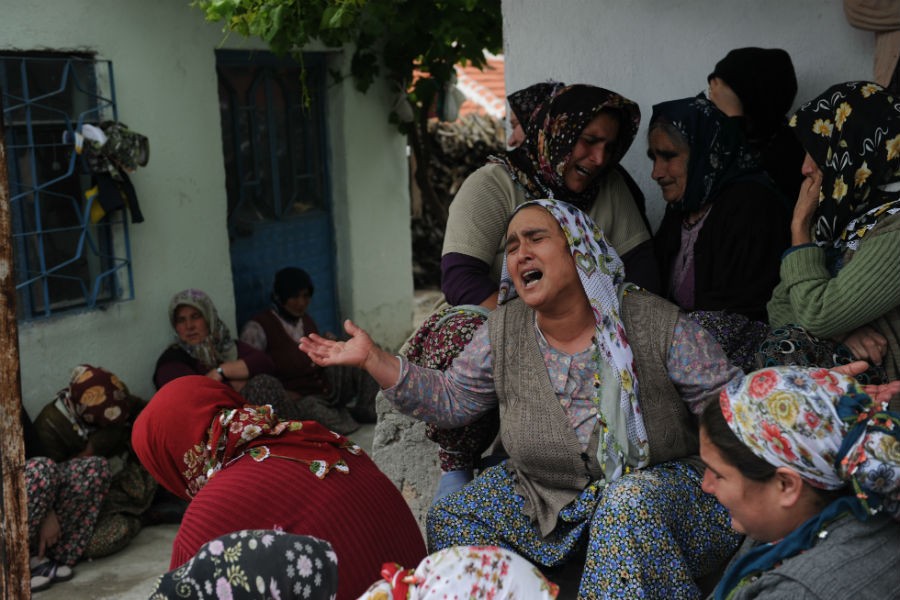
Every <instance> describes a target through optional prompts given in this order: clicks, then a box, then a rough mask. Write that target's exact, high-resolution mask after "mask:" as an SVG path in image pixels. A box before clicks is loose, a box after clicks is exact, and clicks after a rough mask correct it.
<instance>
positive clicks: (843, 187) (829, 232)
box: [760, 82, 900, 407]
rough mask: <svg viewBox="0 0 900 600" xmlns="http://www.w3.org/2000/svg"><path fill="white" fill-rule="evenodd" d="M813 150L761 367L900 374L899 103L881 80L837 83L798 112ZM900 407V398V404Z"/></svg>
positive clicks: (801, 134) (879, 376)
mask: <svg viewBox="0 0 900 600" xmlns="http://www.w3.org/2000/svg"><path fill="white" fill-rule="evenodd" d="M791 125H792V126H793V127H795V131H796V133H797V137H798V138H799V139H800V142H801V143H802V144H803V147H804V148H805V149H806V152H807V155H806V160H805V161H804V163H803V174H804V176H805V177H806V180H805V181H804V184H803V188H802V191H801V193H800V197H799V199H798V200H797V205H796V207H795V209H794V215H793V219H792V221H791V243H792V246H791V248H789V249H788V250H787V251H786V252H785V253H784V256H783V258H782V261H781V282H780V283H779V284H778V286H777V287H776V288H775V291H774V293H773V294H772V300H771V301H770V302H769V305H768V309H769V322H770V324H771V326H772V327H773V328H774V329H775V330H774V331H773V333H772V335H771V336H770V337H769V339H768V340H767V341H766V344H765V345H764V347H763V349H762V354H763V355H764V356H763V357H762V358H761V360H760V363H761V364H760V366H770V365H778V364H799V365H814V366H821V367H832V366H834V365H835V364H840V363H844V362H847V361H849V360H852V359H853V358H856V359H863V360H867V361H868V362H869V363H870V365H872V367H873V368H871V369H870V370H869V371H868V372H867V373H866V374H865V375H864V376H863V377H862V379H861V381H863V382H877V381H879V380H884V378H885V375H886V376H887V378H888V379H891V380H894V379H900V270H898V269H897V268H896V267H897V264H898V263H900V214H898V213H900V109H898V106H897V103H896V98H895V97H894V96H891V95H889V94H887V93H885V92H884V91H883V90H882V88H881V87H880V86H878V85H876V84H874V83H866V82H850V83H842V84H838V85H834V86H832V87H831V88H829V89H828V90H826V91H825V92H824V93H823V94H822V95H820V96H818V97H817V98H814V99H813V100H811V101H809V102H807V103H806V104H804V105H803V106H802V107H800V109H799V110H798V111H797V114H796V115H794V118H792V119H791ZM895 406H897V407H900V405H895Z"/></svg>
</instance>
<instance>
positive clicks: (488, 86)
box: [456, 56, 506, 119]
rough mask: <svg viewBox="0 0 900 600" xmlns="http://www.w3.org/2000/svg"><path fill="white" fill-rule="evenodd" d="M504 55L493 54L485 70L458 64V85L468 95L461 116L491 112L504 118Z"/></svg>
mask: <svg viewBox="0 0 900 600" xmlns="http://www.w3.org/2000/svg"><path fill="white" fill-rule="evenodd" d="M503 67H504V62H503V57H502V56H491V57H489V58H488V59H487V64H486V65H485V66H484V70H483V71H482V70H481V69H478V68H477V67H473V66H472V65H467V66H465V67H462V66H460V65H456V79H457V82H456V87H457V88H458V89H459V90H460V91H461V92H462V93H463V94H465V96H466V101H465V102H463V104H462V106H461V107H460V109H459V116H460V117H462V116H465V115H467V114H470V113H478V114H482V115H484V114H489V115H491V116H494V117H497V118H498V119H500V118H503V117H504V115H505V114H506V81H505V79H504V76H503Z"/></svg>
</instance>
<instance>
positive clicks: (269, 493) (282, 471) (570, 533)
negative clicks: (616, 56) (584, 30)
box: [32, 48, 900, 600]
mask: <svg viewBox="0 0 900 600" xmlns="http://www.w3.org/2000/svg"><path fill="white" fill-rule="evenodd" d="M748 72H751V73H755V74H757V75H758V76H753V77H748V76H747V73H748ZM766 78H768V79H766ZM708 83H709V92H708V94H707V95H700V96H698V97H689V98H684V99H678V100H673V101H667V102H661V103H659V104H657V105H655V106H654V107H653V110H652V116H651V118H650V126H649V131H648V139H647V154H648V156H649V158H650V160H651V162H652V167H651V176H652V179H653V180H654V181H655V182H656V183H657V184H658V185H659V187H660V192H661V196H662V199H663V200H664V201H665V203H666V211H665V215H664V217H663V219H662V222H661V224H660V226H659V228H658V229H657V231H656V232H655V235H651V232H650V227H649V224H648V221H647V218H646V215H645V212H644V199H643V197H642V195H641V194H640V191H639V190H638V188H637V186H636V185H634V181H633V180H632V178H631V176H630V175H629V174H628V173H627V172H625V170H624V169H623V168H622V167H621V165H620V164H619V163H620V161H621V159H622V157H623V156H624V155H625V153H626V152H627V151H628V148H629V147H630V146H631V145H632V143H633V141H634V138H635V136H636V134H637V130H638V125H639V122H640V110H639V108H638V106H637V104H635V103H634V102H632V101H630V100H628V99H627V98H625V97H624V96H622V95H620V94H618V93H616V92H612V91H610V90H606V89H603V88H599V87H595V86H591V85H585V84H576V85H564V84H562V83H560V82H555V81H549V82H545V83H541V84H537V85H535V86H532V87H530V88H527V89H526V90H522V91H521V92H517V93H515V94H511V95H510V107H511V115H512V116H514V117H515V124H516V125H518V127H517V128H515V129H514V131H513V135H512V136H511V138H510V145H511V146H514V148H513V149H512V150H510V151H509V152H507V153H505V154H503V155H502V156H497V157H492V158H491V159H490V160H489V163H488V164H487V165H485V166H484V167H482V168H481V169H479V170H478V171H476V172H475V173H473V174H472V175H471V176H470V177H469V178H468V179H467V180H466V182H465V183H464V184H463V186H462V187H461V188H460V190H459V192H458V195H457V197H456V199H455V200H454V202H453V204H452V205H451V209H450V218H449V221H448V225H447V232H446V236H445V245H444V250H443V258H442V262H441V270H442V291H443V293H444V299H445V301H446V302H445V303H444V305H443V306H441V307H440V308H439V309H438V310H437V311H436V312H435V313H434V314H433V315H432V316H431V317H429V318H428V319H427V320H426V322H425V323H424V325H423V326H422V328H421V329H420V330H419V331H418V332H416V334H415V335H414V336H413V337H412V338H411V339H410V341H409V342H408V343H407V345H406V347H405V348H404V349H403V350H402V351H401V353H400V355H397V356H395V355H392V354H390V353H389V352H386V351H385V350H383V349H381V348H380V347H379V346H378V345H376V344H375V342H374V341H373V340H372V339H371V338H370V337H369V335H368V334H367V333H366V332H365V331H364V330H362V329H361V328H359V327H357V326H356V325H355V324H353V323H352V322H351V321H347V322H346V323H345V330H346V333H347V335H348V337H347V338H345V339H343V340H339V339H336V338H335V337H334V336H331V335H324V336H323V335H320V333H319V330H318V328H317V327H316V325H315V322H314V321H313V320H312V319H311V317H310V316H309V315H308V314H307V312H306V311H307V308H308V304H309V298H310V296H311V295H312V292H313V285H312V281H311V280H310V279H309V276H308V275H307V274H306V273H305V272H303V271H302V270H300V269H295V268H288V269H284V270H282V271H281V272H279V273H278V274H277V276H276V278H275V284H274V286H273V293H272V300H273V306H272V308H271V309H270V310H267V311H263V312H262V313H260V314H258V315H256V316H255V317H254V318H253V319H252V320H251V321H250V322H249V323H248V324H247V325H245V327H244V329H243V330H242V333H241V339H240V340H237V341H235V340H233V339H232V337H231V335H230V332H229V331H228V328H227V327H226V326H225V325H224V323H223V322H222V321H221V319H219V317H218V315H217V312H216V309H215V307H214V306H213V303H212V301H211V300H210V299H209V297H208V296H207V295H206V294H204V293H203V292H200V291H198V290H185V291H183V292H180V293H179V294H176V295H175V297H173V299H172V302H171V304H170V307H169V320H170V323H171V325H172V327H173V329H174V331H175V334H176V338H177V339H176V341H175V343H174V344H173V345H172V346H171V347H170V348H168V349H167V350H166V351H165V352H164V353H163V355H162V356H161V357H160V359H159V361H158V363H157V366H156V372H155V375H154V382H155V383H156V385H157V387H158V392H157V393H156V395H155V396H154V397H153V399H152V400H151V402H150V403H149V404H148V405H147V406H145V407H141V408H142V410H141V409H140V408H132V407H127V408H126V407H125V406H121V407H120V412H121V414H120V413H116V414H115V415H113V413H115V410H112V409H110V411H109V412H107V413H104V414H105V415H106V418H107V420H109V421H110V422H111V423H113V424H119V423H126V422H127V423H132V422H133V423H134V424H133V430H134V431H133V434H132V436H131V444H132V446H133V452H134V453H135V454H136V455H137V457H139V459H140V462H141V463H142V465H143V467H144V468H145V469H146V471H148V472H149V474H150V475H152V477H153V479H154V480H155V481H156V482H159V484H161V485H162V486H163V487H164V488H165V489H166V490H168V492H169V493H171V494H173V495H174V496H176V497H178V498H180V499H183V500H189V501H190V504H189V505H188V507H187V509H186V511H185V513H184V516H183V519H182V521H181V526H180V528H179V531H178V534H177V537H176V540H175V544H174V548H173V552H172V557H171V567H172V571H170V572H169V573H167V574H166V575H164V576H163V577H162V578H161V579H160V581H159V583H158V587H157V590H156V592H155V595H154V597H155V598H156V597H158V598H164V597H171V595H177V596H178V597H202V596H203V594H204V593H206V594H209V593H210V590H212V589H216V590H217V591H218V592H219V595H220V596H221V597H242V596H241V594H242V593H247V594H250V595H252V592H253V591H254V590H255V591H257V592H258V593H260V594H264V595H268V596H272V597H282V598H286V597H293V596H296V597H306V598H314V597H325V598H327V597H333V595H335V594H336V597H337V598H338V599H339V600H343V599H353V598H357V597H359V598H388V597H395V598H396V597H420V596H419V595H417V594H421V595H424V594H426V593H431V594H453V593H455V591H456V590H463V589H465V590H467V593H468V591H469V590H473V589H479V590H481V593H482V594H483V595H484V596H485V597H491V596H493V597H504V596H501V595H500V594H501V593H506V594H507V596H505V597H519V598H526V597H527V598H531V597H534V598H543V597H546V598H553V597H556V596H557V594H558V593H559V590H558V588H557V586H556V585H555V584H554V583H551V581H550V579H553V575H554V574H556V573H561V572H563V571H564V570H566V569H567V568H570V567H575V568H576V569H577V572H578V573H579V583H578V586H577V597H578V598H580V599H590V598H605V597H623V598H660V599H662V598H692V599H693V598H701V597H703V595H704V594H706V593H712V594H713V596H714V597H715V598H717V599H718V598H756V597H773V598H774V597H788V595H790V596H791V597H796V598H829V597H851V596H858V597H860V598H865V597H871V598H883V597H890V596H891V594H896V591H897V589H900V536H898V534H900V520H898V518H900V412H891V410H889V409H893V410H894V411H897V410H898V409H900V382H894V383H892V384H887V383H886V382H887V381H890V380H898V379H900V275H898V271H897V268H896V265H897V264H898V258H900V256H898V254H900V216H898V213H900V102H898V101H896V100H895V99H894V98H893V96H891V95H890V94H889V93H887V92H885V91H884V90H883V89H882V88H880V87H879V86H878V85H876V84H872V83H867V82H849V83H844V84H839V85H835V86H833V87H831V88H829V89H828V90H826V91H825V92H824V93H823V94H821V95H820V96H818V97H816V98H814V99H813V100H810V101H809V102H807V103H805V104H803V105H802V106H801V107H800V109H799V110H798V111H797V112H796V114H795V115H794V116H793V117H792V118H791V119H790V121H788V119H787V117H786V113H787V111H788V109H789V108H790V106H791V105H792V103H793V100H794V95H795V94H796V89H797V83H796V77H795V75H794V72H793V67H792V65H791V63H790V57H789V56H787V54H786V53H785V52H784V51H782V50H767V49H760V48H742V49H738V50H734V51H732V52H730V53H729V54H728V55H727V56H726V57H725V58H724V59H723V60H722V61H720V62H719V63H717V64H716V66H715V70H714V71H713V72H712V73H711V74H710V76H709V79H708ZM804 152H805V156H804ZM798 173H799V175H798ZM298 344H299V348H298ZM860 361H864V362H860ZM73 385H74V382H73ZM74 389H75V388H73V390H74ZM378 389H380V390H381V391H382V393H383V395H384V397H385V398H386V399H387V400H388V401H389V402H390V403H391V404H392V405H393V406H394V407H395V408H396V409H397V410H398V411H400V412H402V413H405V414H407V415H410V416H412V417H414V418H416V419H420V420H422V421H425V422H426V423H428V426H429V429H428V435H429V436H430V437H431V438H432V439H434V440H435V441H437V442H438V443H439V445H440V447H441V466H442V470H443V471H444V472H445V474H444V476H443V477H442V479H441V485H440V487H439V493H438V497H437V498H436V500H435V503H434V505H433V506H432V507H431V509H430V511H429V512H428V515H427V519H426V524H425V529H426V534H427V536H426V539H425V540H423V538H422V535H421V533H420V530H419V526H418V524H417V523H416V521H415V518H414V517H413V515H412V514H411V512H410V510H409V508H408V506H407V504H406V502H405V500H404V498H403V495H402V494H401V493H400V491H399V490H398V489H397V488H396V487H395V486H394V484H393V483H391V481H390V480H388V479H387V477H386V476H385V475H384V474H383V473H382V472H381V471H380V470H379V469H378V467H377V466H376V465H375V463H374V462H372V461H371V460H370V459H369V458H368V457H367V456H366V455H365V454H364V453H363V452H362V451H361V450H360V449H359V448H358V447H357V446H356V445H355V444H354V443H353V442H352V441H351V440H349V439H347V438H346V437H344V435H342V434H346V433H350V432H352V431H353V430H354V429H355V428H356V427H358V423H357V422H356V420H355V419H354V418H353V416H351V415H350V413H349V410H348V407H353V408H354V411H355V412H354V416H356V415H367V416H361V417H358V418H359V419H360V420H363V419H371V418H373V416H374V415H372V410H371V407H372V404H371V402H372V401H373V396H374V393H375V391H377V390H378ZM70 396H71V397H74V396H73V395H71V394H70ZM56 404H58V405H59V406H58V409H59V410H60V411H67V412H65V413H64V414H69V413H72V414H75V415H78V414H81V413H78V401H77V400H72V399H71V398H70V399H69V400H65V399H63V400H58V401H57V403H56ZM69 405H71V406H72V407H74V408H71V407H69ZM85 405H86V406H94V405H93V404H92V403H90V402H87V403H85ZM138 410H140V414H139V415H138ZM85 412H86V413H88V414H90V415H94V414H95V412H96V411H95V410H93V409H91V410H89V411H85V410H84V409H83V410H82V413H85ZM123 414H124V415H125V416H124V417H123V416H122V415H123ZM42 417H43V413H42ZM54 418H55V419H56V420H59V417H54ZM67 418H68V419H69V420H70V421H72V422H73V423H74V422H75V421H73V420H72V419H75V418H76V417H72V416H70V417H67ZM93 418H96V417H93ZM40 420H41V419H39V421H40ZM83 420H84V419H82V421H83ZM60 422H62V421H60ZM79 422H80V421H79ZM87 422H88V423H90V427H89V428H88V429H87V433H81V434H79V435H81V438H82V439H83V441H84V443H83V444H80V445H79V444H74V445H73V447H72V448H70V449H69V450H67V452H68V454H66V455H65V456H62V457H61V458H60V459H59V460H63V461H65V462H64V463H62V464H67V463H70V464H72V465H73V466H74V465H76V464H77V463H76V462H75V461H77V460H83V459H82V457H83V456H89V455H90V454H93V453H95V452H99V450H98V445H99V444H100V440H99V438H98V439H96V440H95V439H94V438H90V439H89V434H91V431H92V430H91V428H95V427H98V426H99V424H100V421H92V420H90V419H88V420H87ZM698 422H699V428H698V425H697V423H698ZM76 432H77V427H76ZM69 434H70V432H69ZM86 436H88V437H86ZM110 437H111V436H110ZM492 442H494V444H493V446H494V448H495V450H497V452H498V454H497V455H496V456H494V457H493V460H492V461H490V462H482V460H481V459H482V454H483V453H484V452H485V450H486V449H487V448H488V447H489V446H491V445H492ZM129 451H131V448H129ZM73 457H74V458H73ZM66 458H69V459H70V460H68V461H66ZM84 468H87V469H93V470H94V471H95V472H96V475H95V477H94V479H96V480H97V486H96V488H97V489H96V490H94V491H92V492H90V493H91V494H92V495H93V497H94V499H95V506H94V507H93V509H91V510H93V512H92V513H91V518H90V519H81V521H82V522H84V523H86V522H88V521H90V523H91V527H90V531H82V532H80V533H71V534H70V533H66V535H69V536H71V539H73V540H75V542H73V544H75V545H77V546H78V547H79V548H78V552H77V553H76V554H77V555H81V554H83V553H84V548H86V547H87V545H88V542H89V541H90V542H91V543H93V542H92V541H91V533H92V532H93V531H94V530H95V527H96V526H95V525H94V524H95V523H97V522H98V515H102V514H103V509H102V507H101V506H100V501H99V500H97V498H100V499H101V500H102V499H103V498H104V495H106V494H109V496H111V495H112V492H107V489H111V488H110V479H111V477H112V476H111V475H110V474H109V473H108V472H106V470H105V468H104V467H103V465H88V464H85V465H84ZM476 472H477V473H478V476H477V477H475V474H476ZM63 487H64V486H63ZM149 493H150V494H151V496H152V490H150V492H149ZM102 502H103V503H104V505H105V503H106V501H105V500H102ZM46 506H48V507H50V508H49V510H48V509H47V508H44V509H43V512H40V513H38V512H36V513H35V518H34V519H33V529H32V536H33V546H34V547H35V548H36V550H37V552H36V554H37V555H38V556H41V557H43V556H44V555H45V554H49V556H50V558H51V560H52V561H55V562H54V563H52V564H60V565H63V564H72V563H73V562H74V560H77V558H78V556H74V555H64V554H61V550H53V551H51V547H56V546H59V542H56V539H57V537H58V538H59V539H62V538H63V537H64V536H62V535H58V534H53V535H50V534H46V533H45V532H44V530H45V529H50V530H51V531H52V530H53V529H54V527H52V519H51V518H50V517H48V516H47V515H48V514H50V512H52V511H53V510H54V508H53V506H54V505H53V501H49V500H48V502H47V503H46ZM55 510H56V511H57V513H59V511H60V510H62V509H55ZM114 514H120V515H126V517H125V522H126V523H127V521H128V517H127V515H129V514H132V513H129V512H128V511H127V510H122V509H121V508H120V509H118V511H117V512H116V513H114ZM48 520H49V521H51V522H50V525H48V524H47V522H48ZM60 525H62V519H61V520H60ZM55 529H62V531H63V532H64V533H65V532H66V527H65V526H57V527H55ZM127 531H128V534H127V535H133V533H131V530H130V529H128V530H127ZM745 536H746V539H745ZM50 542H55V546H54V544H51V543H50ZM426 542H427V550H428V551H430V552H431V553H432V554H431V555H429V556H426ZM61 548H62V547H61ZM234 548H237V550H235V549H234ZM229 549H231V550H229ZM273 564H275V565H278V566H281V567H284V568H281V569H278V568H275V569H273V568H272V566H273ZM400 565H406V566H408V567H410V568H408V569H406V568H404V567H402V566H400ZM415 565H418V566H415ZM848 567H849V568H848ZM226 572H229V573H238V572H240V573H241V575H240V576H238V575H235V576H234V577H231V576H225V575H224V573H226ZM850 572H855V573H858V574H859V575H851V574H848V573H850ZM379 573H380V574H381V576H382V579H380V580H378V581H376V582H375V583H374V584H372V582H373V581H374V580H376V579H378V575H379ZM67 575H69V574H68V573H66V572H65V571H63V572H62V574H61V575H57V576H58V577H65V576H67ZM548 576H549V579H548ZM498 582H500V583H499V584H498ZM504 582H508V583H504ZM38 583H41V582H38ZM370 584H372V585H371V586H370ZM479 585H481V586H483V587H482V588H479V587H478V586H479ZM441 586H444V587H441ZM512 590H521V591H512Z"/></svg>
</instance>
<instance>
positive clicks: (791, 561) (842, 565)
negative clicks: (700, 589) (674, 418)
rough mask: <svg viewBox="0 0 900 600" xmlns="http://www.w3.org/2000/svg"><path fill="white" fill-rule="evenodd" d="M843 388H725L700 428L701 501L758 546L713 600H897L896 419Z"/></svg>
mask: <svg viewBox="0 0 900 600" xmlns="http://www.w3.org/2000/svg"><path fill="white" fill-rule="evenodd" d="M886 406H887V403H886V402H876V401H873V399H872V398H870V397H869V396H868V395H866V393H864V391H863V389H862V388H861V387H860V386H859V385H858V384H857V383H856V381H855V380H853V379H852V378H850V377H847V376H844V375H839V374H837V373H834V372H831V371H827V370H825V369H815V368H809V367H774V368H769V369H764V370H761V371H756V372H753V373H751V374H750V375H747V376H746V377H743V378H740V379H738V380H735V381H734V382H733V383H731V384H730V385H729V386H728V387H727V389H726V390H725V391H724V392H722V396H721V400H720V402H719V403H711V404H710V405H709V406H708V407H707V408H706V410H705V411H704V413H703V416H702V419H701V422H700V453H701V456H702V458H703V461H704V462H705V463H706V475H705V476H704V480H703V489H704V490H706V491H707V492H708V493H710V494H715V496H716V498H718V499H719V501H720V502H721V503H722V504H724V505H725V507H726V508H727V509H728V510H729V512H730V513H731V519H732V524H733V526H734V528H735V529H737V530H738V531H740V532H741V533H745V534H747V535H748V536H749V537H750V538H752V539H753V540H755V541H758V542H762V544H761V545H758V546H756V547H755V548H753V549H752V550H750V551H749V552H747V553H746V554H744V553H741V554H739V556H738V557H737V558H736V559H735V560H734V561H733V563H732V564H731V566H730V567H729V568H728V570H727V571H726V573H725V576H724V577H723V579H722V581H721V582H720V583H719V586H718V587H717V589H716V593H715V598H716V599H722V598H730V599H731V600H738V599H741V598H770V597H771V598H792V599H795V600H802V599H810V600H812V599H815V598H820V599H823V600H824V599H825V598H860V599H861V598H872V599H873V600H874V599H879V600H880V599H881V598H895V597H896V594H897V591H898V590H900V522H898V521H897V519H900V413H890V412H886V410H885V407H886Z"/></svg>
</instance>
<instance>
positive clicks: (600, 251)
mask: <svg viewBox="0 0 900 600" xmlns="http://www.w3.org/2000/svg"><path fill="white" fill-rule="evenodd" d="M530 206H540V207H542V208H544V209H546V210H547V212H549V213H550V215H551V216H552V217H553V218H554V219H556V222H557V223H559V226H560V228H561V229H562V231H563V234H565V236H566V240H567V241H568V244H569V251H570V252H571V253H572V258H573V259H574V261H575V268H576V270H577V271H578V278H579V279H580V280H581V285H582V287H583V288H584V292H585V294H586V295H587V298H588V300H589V301H590V303H591V309H592V310H593V312H594V321H595V323H596V333H595V335H594V343H595V345H596V347H597V352H598V360H602V361H604V362H605V363H606V364H608V365H609V366H610V367H611V371H612V372H613V373H614V374H615V377H616V382H617V383H618V385H619V404H618V406H615V407H603V406H597V407H596V408H597V418H598V419H599V420H600V421H602V424H603V429H602V431H603V433H602V435H603V438H602V439H601V444H600V445H599V446H598V449H597V452H598V456H597V459H598V461H599V462H600V464H601V465H603V466H604V474H605V475H606V479H607V481H614V480H615V479H617V478H618V477H619V476H620V475H621V474H622V472H623V469H624V467H625V457H626V452H624V450H623V448H625V447H626V446H627V444H628V440H629V439H636V440H637V447H636V448H634V451H635V452H628V453H627V454H628V455H635V454H636V455H637V457H636V461H635V463H636V464H634V465H631V466H633V467H635V468H641V467H645V466H647V464H648V463H649V456H650V450H649V445H648V442H647V431H646V427H645V426H644V422H643V419H642V418H635V419H628V418H627V416H626V415H629V414H631V415H640V413H641V410H640V405H639V404H638V400H637V388H638V381H637V374H636V373H635V370H634V354H633V353H632V351H631V346H630V345H629V344H628V337H627V336H626V334H625V326H624V324H623V323H622V317H621V315H620V307H619V293H620V291H621V286H622V285H623V284H624V282H625V267H624V265H623V264H622V259H620V258H619V255H618V254H616V251H615V250H614V249H613V248H612V246H610V245H609V243H608V242H607V241H606V238H605V237H604V236H603V232H602V231H600V228H599V227H597V225H596V224H595V223H594V221H593V220H591V218H590V217H589V216H588V215H586V214H585V213H583V212H582V211H580V210H578V209H577V208H575V207H574V206H572V205H571V204H567V203H565V202H559V201H557V200H533V201H531V202H526V203H524V204H522V205H520V206H519V207H518V208H516V211H515V212H514V213H513V215H515V214H516V213H518V212H519V211H520V210H522V209H524V208H527V207H530ZM516 295H517V293H516V289H515V287H513V284H512V279H511V277H510V275H509V268H508V266H507V264H506V258H504V259H503V270H502V272H501V277H500V292H499V296H498V299H497V302H498V304H503V303H504V302H508V301H510V300H512V299H513V298H515V297H516ZM606 385H608V384H606ZM594 401H595V404H597V403H598V402H599V400H598V399H597V398H595V399H594ZM630 423H631V424H633V427H634V428H635V431H633V432H632V435H631V436H629V435H628V430H627V428H628V427H629V426H630V425H629V424H630ZM604 447H605V448H607V449H608V451H609V452H611V451H612V450H613V449H615V454H616V456H615V460H609V459H610V458H612V457H610V456H608V455H603V454H602V453H603V448H604Z"/></svg>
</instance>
